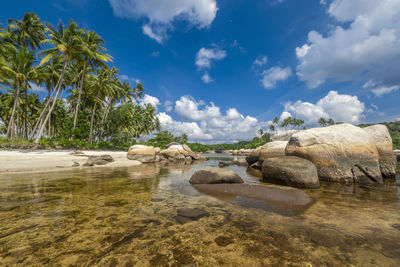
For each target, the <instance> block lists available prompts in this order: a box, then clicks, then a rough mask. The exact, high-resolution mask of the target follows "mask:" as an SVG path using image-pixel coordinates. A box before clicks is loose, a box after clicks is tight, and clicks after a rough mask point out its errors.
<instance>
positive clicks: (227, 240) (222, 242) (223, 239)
mask: <svg viewBox="0 0 400 267" xmlns="http://www.w3.org/2000/svg"><path fill="white" fill-rule="evenodd" d="M215 243H217V245H218V246H220V247H226V246H227V245H230V244H232V243H234V239H233V238H232V237H229V236H224V235H221V236H218V237H217V238H215Z"/></svg>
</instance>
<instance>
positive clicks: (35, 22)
mask: <svg viewBox="0 0 400 267" xmlns="http://www.w3.org/2000/svg"><path fill="white" fill-rule="evenodd" d="M7 23H8V30H9V31H10V32H12V33H14V34H15V37H16V39H15V40H16V42H17V43H18V44H19V45H21V46H23V47H25V48H28V49H29V50H30V51H34V50H36V49H38V48H40V46H41V42H42V41H43V40H44V38H45V37H46V36H45V34H44V32H45V28H44V26H43V24H42V23H41V22H40V21H39V17H38V15H36V14H35V13H25V15H24V17H23V18H22V19H21V20H16V19H8V21H7Z"/></svg>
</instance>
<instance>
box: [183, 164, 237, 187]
mask: <svg viewBox="0 0 400 267" xmlns="http://www.w3.org/2000/svg"><path fill="white" fill-rule="evenodd" d="M189 182H190V183H191V184H226V183H243V180H242V178H240V176H239V175H237V174H236V173H235V172H234V171H232V170H228V169H220V168H206V169H203V170H198V171H196V172H195V173H194V174H193V175H192V177H191V178H190V180H189Z"/></svg>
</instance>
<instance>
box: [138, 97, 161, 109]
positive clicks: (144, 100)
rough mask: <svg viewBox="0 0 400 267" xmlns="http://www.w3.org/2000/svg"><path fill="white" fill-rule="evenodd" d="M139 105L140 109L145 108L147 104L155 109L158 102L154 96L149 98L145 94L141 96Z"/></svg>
mask: <svg viewBox="0 0 400 267" xmlns="http://www.w3.org/2000/svg"><path fill="white" fill-rule="evenodd" d="M139 104H140V105H141V106H142V107H144V106H146V105H147V104H150V105H152V106H153V107H155V108H157V106H158V105H160V100H159V99H158V98H157V97H155V96H151V95H148V94H145V95H144V96H143V98H142V99H140V101H139Z"/></svg>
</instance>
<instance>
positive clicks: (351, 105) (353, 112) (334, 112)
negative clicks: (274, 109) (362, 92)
mask: <svg viewBox="0 0 400 267" xmlns="http://www.w3.org/2000/svg"><path fill="white" fill-rule="evenodd" d="M364 111H365V105H364V103H362V102H361V101H360V100H359V99H358V97H357V96H351V95H345V94H343V95H341V94H338V92H337V91H330V92H329V93H328V94H327V95H326V96H325V97H324V98H322V99H320V100H319V101H318V102H317V103H316V104H312V103H309V102H303V101H301V100H298V101H296V102H294V103H293V102H287V103H286V104H285V105H284V112H283V113H282V115H281V119H282V118H283V119H284V118H286V117H289V116H291V117H295V118H298V119H303V120H305V123H306V124H307V125H315V124H316V123H317V121H318V119H319V118H321V117H323V118H326V119H329V118H332V119H333V120H335V121H336V122H349V123H353V124H358V123H359V122H360V121H361V119H362V118H363V116H364Z"/></svg>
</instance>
